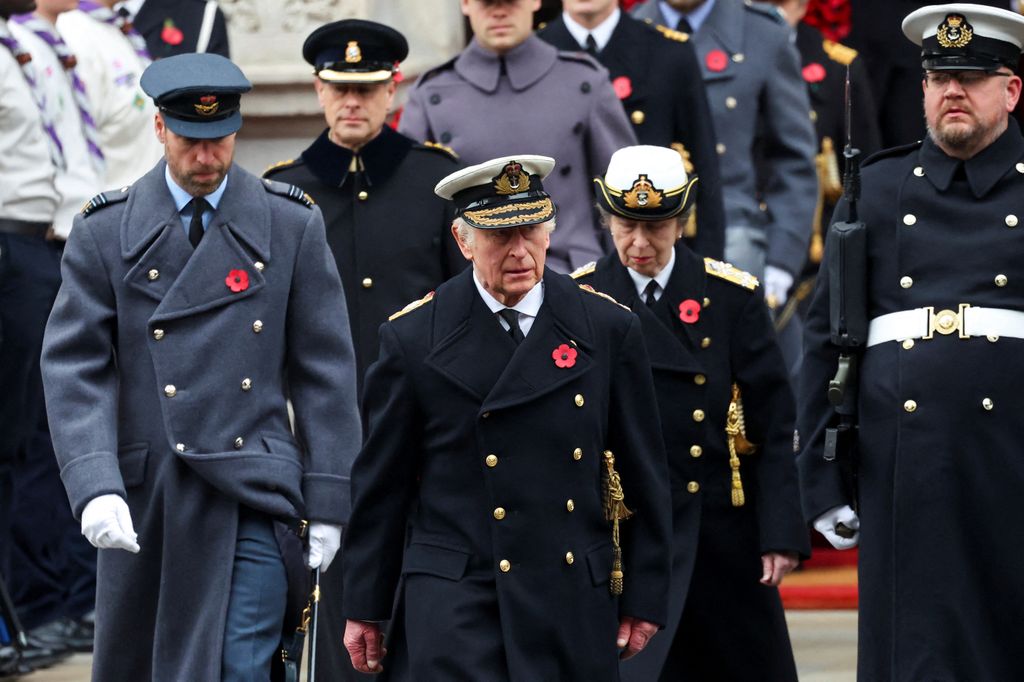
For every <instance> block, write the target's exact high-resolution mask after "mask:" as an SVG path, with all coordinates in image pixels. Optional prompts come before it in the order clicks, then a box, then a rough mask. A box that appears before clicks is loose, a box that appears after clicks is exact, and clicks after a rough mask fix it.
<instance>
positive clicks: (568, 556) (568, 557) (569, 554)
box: [565, 552, 576, 566]
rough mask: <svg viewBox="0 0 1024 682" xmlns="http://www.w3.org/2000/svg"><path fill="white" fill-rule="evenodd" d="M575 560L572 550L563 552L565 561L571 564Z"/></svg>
mask: <svg viewBox="0 0 1024 682" xmlns="http://www.w3.org/2000/svg"><path fill="white" fill-rule="evenodd" d="M574 561H576V557H574V556H573V554H572V552H566V553H565V563H567V564H569V565H570V566H572V562H574Z"/></svg>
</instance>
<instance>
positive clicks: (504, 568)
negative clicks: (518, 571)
mask: <svg viewBox="0 0 1024 682" xmlns="http://www.w3.org/2000/svg"><path fill="white" fill-rule="evenodd" d="M498 568H500V569H501V572H502V573H508V572H509V571H511V570H512V564H510V563H509V561H508V559H502V560H501V561H499V562H498Z"/></svg>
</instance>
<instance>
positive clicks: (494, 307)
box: [473, 270, 544, 336]
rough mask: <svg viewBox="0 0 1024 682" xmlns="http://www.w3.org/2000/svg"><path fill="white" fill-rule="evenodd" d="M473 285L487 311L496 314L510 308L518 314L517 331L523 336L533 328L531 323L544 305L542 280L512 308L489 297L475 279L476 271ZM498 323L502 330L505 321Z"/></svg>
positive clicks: (501, 320)
mask: <svg viewBox="0 0 1024 682" xmlns="http://www.w3.org/2000/svg"><path fill="white" fill-rule="evenodd" d="M473 284H475V285H476V290H477V291H479V292H480V298H482V299H483V300H484V303H486V304H487V307H488V309H490V311H491V312H492V313H495V314H496V313H498V312H499V311H501V310H504V309H505V308H512V310H514V311H516V312H517V313H519V329H520V330H521V331H522V332H523V336H526V335H527V334H529V333H530V329H531V328H532V327H533V321H534V319H536V317H537V314H538V313H540V306H541V304H542V303H544V280H543V279H542V280H541V281H539V282H537V283H536V284H534V285H533V288H532V289H530V290H529V291H528V292H527V293H526V296H523V298H522V300H520V301H519V303H516V304H515V305H514V306H506V305H505V304H504V303H501V302H499V301H498V299H496V298H494V297H493V296H491V295H490V294H489V293H488V292H487V290H486V289H484V287H483V285H482V284H480V280H478V279H477V278H476V271H475V270H474V271H473ZM498 319H499V322H500V324H501V326H502V328H503V329H504V328H505V326H506V323H505V320H503V319H501V318H498Z"/></svg>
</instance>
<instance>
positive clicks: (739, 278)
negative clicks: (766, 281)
mask: <svg viewBox="0 0 1024 682" xmlns="http://www.w3.org/2000/svg"><path fill="white" fill-rule="evenodd" d="M704 271H705V272H706V273H708V274H709V275H712V276H714V277H718V278H719V279H724V280H725V281H727V282H732V283H733V284H736V285H738V286H741V287H743V288H744V289H750V290H751V291H753V290H754V289H756V288H757V284H758V282H757V277H754V276H753V275H751V274H750V273H749V272H746V271H745V270H740V269H739V268H737V267H735V266H733V265H732V264H730V263H725V262H723V261H720V260H715V259H714V258H705V259H704Z"/></svg>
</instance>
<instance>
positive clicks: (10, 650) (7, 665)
mask: <svg viewBox="0 0 1024 682" xmlns="http://www.w3.org/2000/svg"><path fill="white" fill-rule="evenodd" d="M20 662H21V653H20V652H19V651H18V650H17V649H15V648H14V647H13V646H0V677H8V676H10V675H17V674H18V673H19V668H20Z"/></svg>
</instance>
